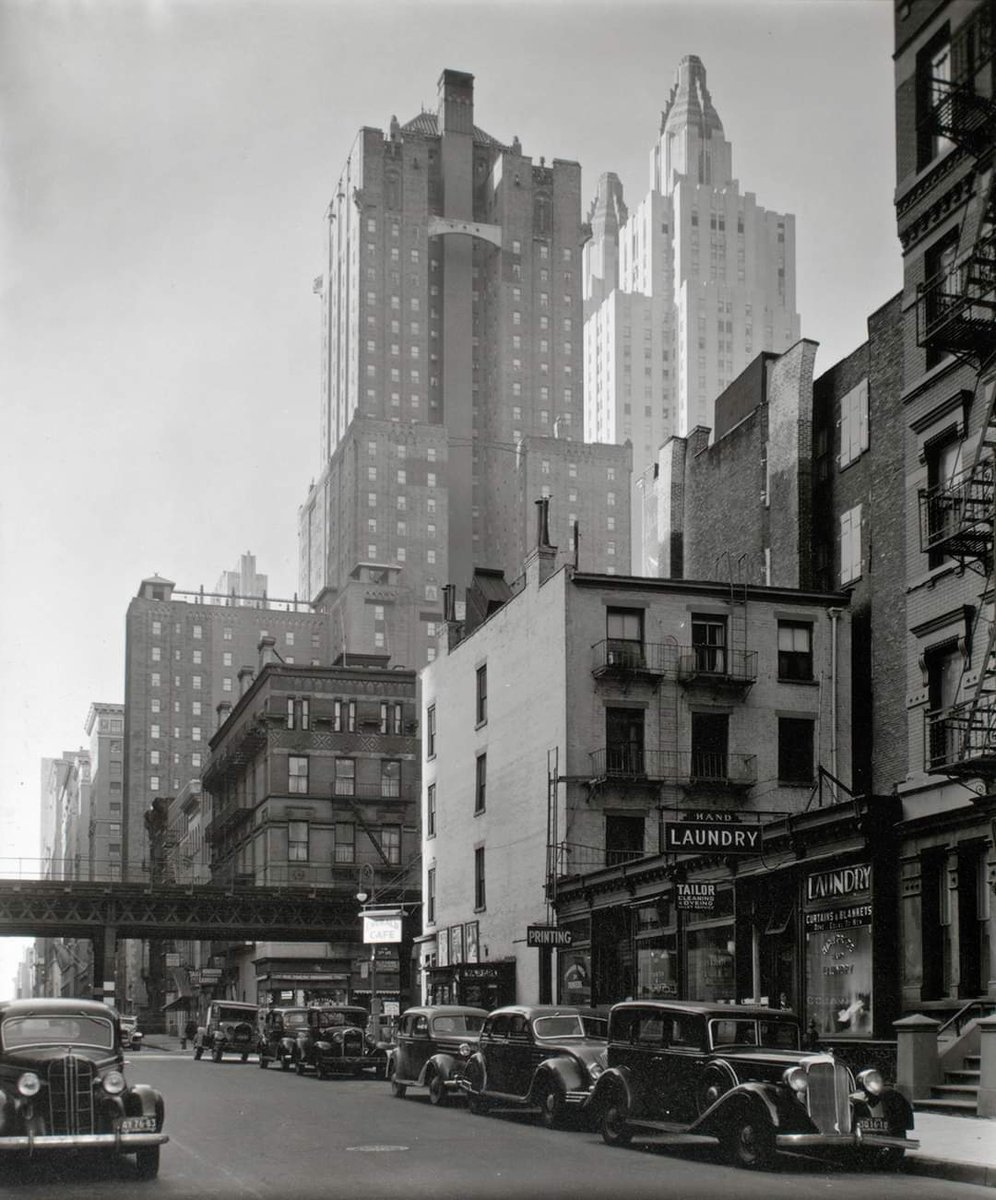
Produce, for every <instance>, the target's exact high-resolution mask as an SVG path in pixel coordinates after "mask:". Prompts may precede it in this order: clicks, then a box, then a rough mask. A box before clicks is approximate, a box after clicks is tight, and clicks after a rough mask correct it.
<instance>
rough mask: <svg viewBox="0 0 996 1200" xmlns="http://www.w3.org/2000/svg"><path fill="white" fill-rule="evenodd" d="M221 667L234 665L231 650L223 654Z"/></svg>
mask: <svg viewBox="0 0 996 1200" xmlns="http://www.w3.org/2000/svg"><path fill="white" fill-rule="evenodd" d="M221 665H222V666H223V667H230V666H231V665H232V652H231V650H226V651H225V652H224V654H222V656H221Z"/></svg>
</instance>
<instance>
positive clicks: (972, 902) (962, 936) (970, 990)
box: [958, 842, 986, 999]
mask: <svg viewBox="0 0 996 1200" xmlns="http://www.w3.org/2000/svg"><path fill="white" fill-rule="evenodd" d="M985 860H986V847H985V843H984V842H981V843H980V842H969V843H967V844H965V845H961V846H959V847H958V995H959V996H960V997H964V998H965V999H971V998H974V997H976V996H981V995H982V994H983V984H982V934H983V931H984V928H985V927H984V926H983V925H982V924H981V923H980V921H979V915H980V913H979V908H980V905H979V886H980V882H982V880H983V877H984V873H985ZM982 886H985V885H984V883H983V884H982Z"/></svg>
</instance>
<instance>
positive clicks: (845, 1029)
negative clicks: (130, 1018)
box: [805, 863, 873, 1039]
mask: <svg viewBox="0 0 996 1200" xmlns="http://www.w3.org/2000/svg"><path fill="white" fill-rule="evenodd" d="M805 900H806V910H805V929H806V1021H807V1024H808V1023H809V1022H810V1021H812V1022H814V1023H815V1025H816V1029H817V1031H818V1033H819V1035H820V1037H821V1038H826V1039H834V1038H857V1037H870V1036H871V1032H872V1002H873V996H872V899H871V866H870V865H869V864H867V863H865V864H858V865H855V866H847V867H835V868H833V869H831V870H827V871H820V872H817V873H815V874H812V875H808V876H807V877H806V897H805Z"/></svg>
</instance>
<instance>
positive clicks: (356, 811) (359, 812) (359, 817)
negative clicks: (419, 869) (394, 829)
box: [336, 796, 396, 867]
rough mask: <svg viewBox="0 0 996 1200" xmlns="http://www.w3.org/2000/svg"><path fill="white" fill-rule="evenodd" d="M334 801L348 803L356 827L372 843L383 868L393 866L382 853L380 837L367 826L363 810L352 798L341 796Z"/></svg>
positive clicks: (371, 827) (370, 826)
mask: <svg viewBox="0 0 996 1200" xmlns="http://www.w3.org/2000/svg"><path fill="white" fill-rule="evenodd" d="M336 799H337V800H339V799H343V800H346V801H347V802H348V804H349V807H350V808H351V809H352V812H353V816H354V817H355V818H356V821H357V823H358V825H359V826H360V828H361V829H362V830H363V832H364V833H365V834H366V835H367V837H368V838H369V839H370V841H371V842H373V848H374V849H375V850H376V851H377V853H378V855H379V856H380V860H381V862H382V863H383V864H384V866H385V867H393V866H395V865H396V864H395V863H393V862H391V860H390V859H389V858H388V857H387V855H386V854H385V853H384V847H383V846H382V845H381V844H380V837H379V835H378V833H377V831H376V830H375V829H374V828H373V826H372V825H370V824H369V822H368V821H367V819H366V817H365V816H364V815H363V809H362V808H361V807H360V805H358V804H357V803H356V800H355V799H354V798H353V797H352V796H341V797H340V796H337V797H336Z"/></svg>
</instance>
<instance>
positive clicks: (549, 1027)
mask: <svg viewBox="0 0 996 1200" xmlns="http://www.w3.org/2000/svg"><path fill="white" fill-rule="evenodd" d="M533 1032H534V1033H535V1034H536V1036H537V1037H538V1038H565V1037H584V1026H583V1025H582V1024H581V1018H580V1017H579V1016H578V1015H577V1013H564V1014H562V1015H560V1016H556V1017H537V1018H536V1020H535V1021H534V1022H533Z"/></svg>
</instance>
